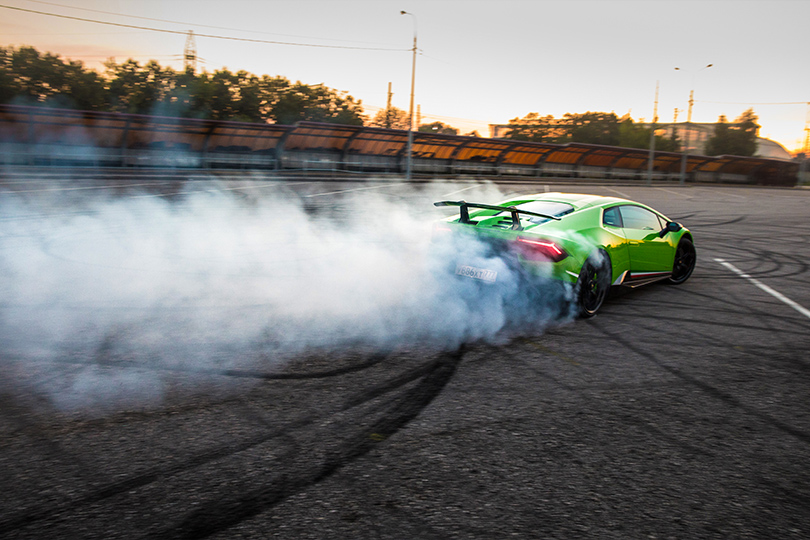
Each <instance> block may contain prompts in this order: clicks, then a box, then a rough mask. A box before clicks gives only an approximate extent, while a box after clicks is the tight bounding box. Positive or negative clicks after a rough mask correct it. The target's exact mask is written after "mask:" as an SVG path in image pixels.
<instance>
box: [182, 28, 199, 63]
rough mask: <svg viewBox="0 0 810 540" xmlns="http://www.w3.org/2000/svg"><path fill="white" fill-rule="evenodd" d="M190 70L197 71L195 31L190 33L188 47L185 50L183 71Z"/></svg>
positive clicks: (187, 40) (187, 38) (187, 41)
mask: <svg viewBox="0 0 810 540" xmlns="http://www.w3.org/2000/svg"><path fill="white" fill-rule="evenodd" d="M188 68H191V71H192V72H195V73H196V71H197V43H196V42H195V41H194V30H189V31H188V36H186V46H185V48H184V49H183V69H185V70H187V69H188Z"/></svg>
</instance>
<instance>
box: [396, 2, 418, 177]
mask: <svg viewBox="0 0 810 540" xmlns="http://www.w3.org/2000/svg"><path fill="white" fill-rule="evenodd" d="M399 14H400V15H410V16H411V17H413V63H412V65H411V106H410V108H409V112H408V156H407V160H406V161H407V165H406V173H405V174H406V176H407V180H408V181H409V182H410V181H411V168H412V167H413V92H414V88H415V87H416V15H414V14H413V13H408V12H407V11H400V12H399Z"/></svg>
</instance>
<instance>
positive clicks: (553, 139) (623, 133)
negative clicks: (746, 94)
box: [506, 109, 759, 156]
mask: <svg viewBox="0 0 810 540" xmlns="http://www.w3.org/2000/svg"><path fill="white" fill-rule="evenodd" d="M758 131H759V125H758V124H757V116H756V114H754V111H753V109H748V110H746V111H745V112H743V113H742V114H741V115H740V116H739V117H738V118H737V119H736V120H735V121H734V123H733V124H730V123H729V122H728V120H727V119H726V117H725V116H721V117H720V118H719V120H718V123H717V125H716V126H715V130H714V134H713V135H712V136H711V137H710V138H709V140H708V141H707V143H706V148H705V153H706V154H707V155H710V156H718V155H723V154H728V155H736V156H753V155H754V154H755V153H756V151H757V143H756V139H757V133H758ZM651 132H652V128H651V127H648V126H645V125H640V124H636V123H635V122H633V120H632V119H631V118H629V117H624V118H619V117H617V116H616V114H615V113H605V112H586V113H584V114H571V113H567V114H565V115H564V116H563V117H562V118H554V117H553V116H551V115H549V116H540V115H539V114H538V113H529V114H528V115H526V116H524V117H523V118H513V119H512V120H510V121H509V131H507V133H506V138H510V139H516V140H521V141H535V142H546V143H555V144H565V143H569V142H580V143H587V144H603V145H606V146H621V147H624V148H644V149H647V148H649V147H650V141H651V135H652V133H651ZM655 148H656V150H659V151H661V152H679V151H680V150H681V141H680V139H679V138H678V134H677V132H676V130H672V131H671V133H670V135H669V136H661V135H656V136H655Z"/></svg>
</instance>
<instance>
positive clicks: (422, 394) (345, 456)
mask: <svg viewBox="0 0 810 540" xmlns="http://www.w3.org/2000/svg"><path fill="white" fill-rule="evenodd" d="M388 356H389V354H388V353H386V354H378V355H373V356H372V358H371V359H369V360H368V361H366V362H361V363H359V364H354V365H351V366H347V367H343V368H338V369H334V370H327V371H322V372H316V373H309V374H307V373H287V374H267V373H255V374H253V375H254V376H256V377H257V378H261V379H279V380H285V379H287V380H296V379H298V380H300V379H322V378H326V377H329V376H339V375H343V374H347V373H351V372H356V371H360V370H362V369H365V368H368V367H371V366H374V365H376V364H379V363H380V362H382V361H383V360H384V359H385V358H387V357H388ZM462 356H463V351H461V350H459V351H455V352H454V353H446V354H444V355H441V356H439V357H438V358H437V359H432V360H430V361H429V362H425V363H423V364H421V365H419V366H416V367H415V368H412V369H410V370H408V371H406V372H405V373H402V374H400V375H398V376H395V377H393V378H391V379H388V380H386V381H385V382H383V383H381V384H378V385H375V386H372V387H370V388H367V389H365V390H364V391H363V392H359V393H357V394H356V395H354V396H350V397H349V398H348V399H347V400H345V402H344V404H343V405H342V406H341V407H340V408H339V409H338V410H336V411H333V412H332V413H330V414H329V416H331V415H335V414H339V413H343V412H346V411H349V410H351V409H354V408H356V407H358V406H360V405H363V404H365V403H367V402H369V401H372V400H374V399H377V398H379V397H380V396H382V395H385V394H386V393H390V392H393V391H395V390H397V389H399V388H401V387H403V386H405V385H407V384H409V383H411V382H413V381H414V380H417V379H419V378H420V377H422V381H420V383H419V384H418V385H416V387H415V388H413V389H411V390H409V391H407V392H406V393H405V396H404V397H403V398H401V399H399V400H397V401H396V402H395V403H394V404H393V405H389V406H388V410H387V412H386V414H384V415H383V417H382V418H380V419H378V420H377V421H376V422H373V423H372V424H371V427H370V428H367V429H365V430H363V431H361V432H360V434H359V435H357V436H356V437H354V439H352V440H353V441H354V442H353V444H351V445H349V446H347V447H346V448H344V450H343V451H341V452H338V454H337V455H334V456H332V458H331V459H328V460H326V462H325V463H324V464H323V466H322V467H321V468H320V469H318V474H315V475H314V476H313V475H310V474H302V475H299V477H300V478H299V481H296V482H294V483H293V484H294V485H290V486H287V485H286V484H285V487H283V489H281V490H280V491H279V490H275V489H274V490H273V491H274V493H276V494H277V495H278V494H282V495H283V496H282V497H280V498H275V497H270V500H275V501H276V502H278V501H280V500H282V499H283V498H285V497H286V496H288V495H289V494H291V493H293V492H294V491H297V490H298V489H300V488H302V487H305V486H306V485H310V484H311V483H314V482H317V481H319V480H320V479H322V478H325V477H326V476H328V475H329V474H331V473H332V472H333V471H334V470H337V468H339V467H340V466H342V465H343V464H345V463H348V462H349V461H351V460H353V459H355V458H356V457H359V456H360V455H362V454H364V453H366V452H367V451H369V450H370V449H371V448H372V447H373V445H374V444H376V443H377V442H380V441H382V440H384V439H386V438H387V437H389V436H390V435H392V434H393V433H395V432H396V431H397V430H398V429H400V428H401V427H402V426H404V425H405V424H406V423H407V422H408V421H410V420H411V419H412V418H413V417H415V416H416V415H417V414H419V412H420V411H421V410H422V409H423V408H424V407H425V406H427V404H429V403H430V401H432V399H433V398H434V397H435V395H436V394H437V393H438V392H439V391H440V390H441V388H443V387H444V385H445V384H446V383H447V381H449V379H450V377H451V376H452V374H453V372H454V371H455V367H456V366H457V364H458V363H459V362H460V360H461V357H462ZM217 374H222V373H217ZM235 376H246V374H245V373H239V374H237V375H235ZM323 418H324V416H323V415H320V414H309V415H307V416H305V417H303V418H299V419H297V420H295V421H293V422H290V423H288V424H286V425H284V426H283V427H281V428H280V429H274V430H272V431H271V432H266V431H265V432H263V433H259V434H257V435H256V436H254V437H250V438H248V439H243V440H242V441H240V442H238V443H236V444H234V443H233V442H228V443H225V444H222V445H220V446H217V447H214V448H210V449H207V450H205V451H203V452H200V453H198V454H197V455H195V456H193V457H191V458H190V459H185V460H184V461H183V462H181V463H175V464H167V465H162V466H157V467H153V468H150V469H148V470H146V471H143V472H141V473H139V474H137V475H135V476H131V477H129V478H124V479H122V480H119V481H116V482H112V483H109V484H107V485H105V486H103V487H101V488H97V489H94V490H93V491H91V492H89V493H87V494H85V495H83V496H79V497H77V498H74V499H72V500H69V501H65V502H64V503H62V504H57V505H51V506H49V507H47V508H44V507H43V508H39V509H33V510H28V511H25V512H23V513H21V514H18V515H16V516H7V517H4V518H3V519H0V536H4V535H6V534H9V533H12V532H14V531H19V530H21V529H24V528H26V527H28V526H31V525H33V524H36V523H38V522H43V521H45V522H47V521H49V520H52V519H57V520H64V519H70V517H71V516H72V515H74V514H76V513H77V511H78V510H79V509H81V508H84V507H87V506H91V505H94V504H98V503H101V502H103V501H105V500H107V499H110V498H113V497H116V496H120V495H123V494H126V493H127V492H130V491H133V490H137V489H142V488H144V487H146V486H148V485H150V484H153V483H155V482H158V481H162V480H164V479H166V478H169V477H173V476H176V475H179V474H182V473H185V472H188V471H191V470H193V469H196V468H199V467H202V466H205V465H208V464H210V463H213V462H215V461H217V460H221V459H226V458H228V457H229V456H233V455H236V454H239V453H241V452H246V451H248V450H250V449H253V448H255V447H258V446H260V445H262V444H266V443H268V442H270V441H272V440H276V439H284V438H287V439H290V440H293V441H294V440H295V438H294V437H293V434H294V433H295V432H297V431H300V430H302V429H306V428H308V427H311V426H313V425H314V424H317V423H319V422H322V421H323ZM264 427H265V428H266V427H267V426H266V425H265V426H264ZM297 453H298V450H296V449H295V446H293V449H292V450H290V451H289V452H287V454H290V455H291V456H292V455H293V454H297ZM291 490H292V491H291ZM236 495H237V499H238V501H239V502H236V503H235V506H236V508H237V510H238V511H237V512H236V514H228V515H227V516H220V517H221V519H219V520H216V523H213V524H211V520H210V519H207V520H206V521H205V523H206V524H207V525H206V529H205V530H210V531H211V532H213V531H215V530H221V529H223V528H227V527H228V526H231V525H233V524H235V522H233V521H232V519H233V517H234V516H236V515H241V516H244V517H249V516H250V515H253V509H255V508H256V504H259V506H260V507H262V508H264V507H265V502H266V501H267V500H268V498H267V497H268V494H267V493H261V494H256V493H253V495H254V496H255V497H254V499H255V501H254V503H256V504H254V503H250V502H249V501H246V500H245V494H236ZM223 497H224V499H226V500H231V501H233V499H234V497H232V496H231V497H230V498H229V497H228V495H227V494H226V495H223V496H222V497H220V499H217V500H221V499H222V498H223ZM232 506H233V504H232ZM212 512H213V511H212ZM211 515H212V516H213V515H219V514H217V513H212V514H211ZM209 517H210V516H209ZM187 521H188V520H186V521H184V522H183V523H184V524H181V525H180V526H178V527H176V528H173V529H169V530H167V531H165V532H166V534H170V535H175V536H176V537H178V538H186V537H188V538H201V537H204V536H199V534H200V532H199V530H198V529H197V528H196V527H194V526H189V525H188V523H187ZM192 521H195V522H196V521H197V517H194V518H193V519H192ZM192 525H193V524H192ZM189 531H190V532H189ZM187 534H191V536H188V535H187ZM177 535H179V536H177ZM184 535H186V536H184ZM164 537H166V536H164V533H161V534H160V535H159V536H158V538H164Z"/></svg>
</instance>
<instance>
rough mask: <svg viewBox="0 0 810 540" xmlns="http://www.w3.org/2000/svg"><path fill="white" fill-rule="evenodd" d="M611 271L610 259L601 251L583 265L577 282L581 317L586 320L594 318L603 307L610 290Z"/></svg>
mask: <svg viewBox="0 0 810 540" xmlns="http://www.w3.org/2000/svg"><path fill="white" fill-rule="evenodd" d="M611 269H612V266H611V264H610V258H609V257H608V255H607V253H604V252H601V251H600V252H599V253H598V254H596V255H592V256H590V257H588V260H587V261H585V264H584V265H582V270H580V272H579V279H578V280H577V289H578V293H577V300H578V304H579V316H580V317H582V318H586V319H587V318H589V317H593V316H594V315H596V312H597V311H598V310H599V308H600V307H602V303H603V302H604V301H605V297H606V296H607V293H608V290H609V289H610V280H611V278H612V270H611Z"/></svg>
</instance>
